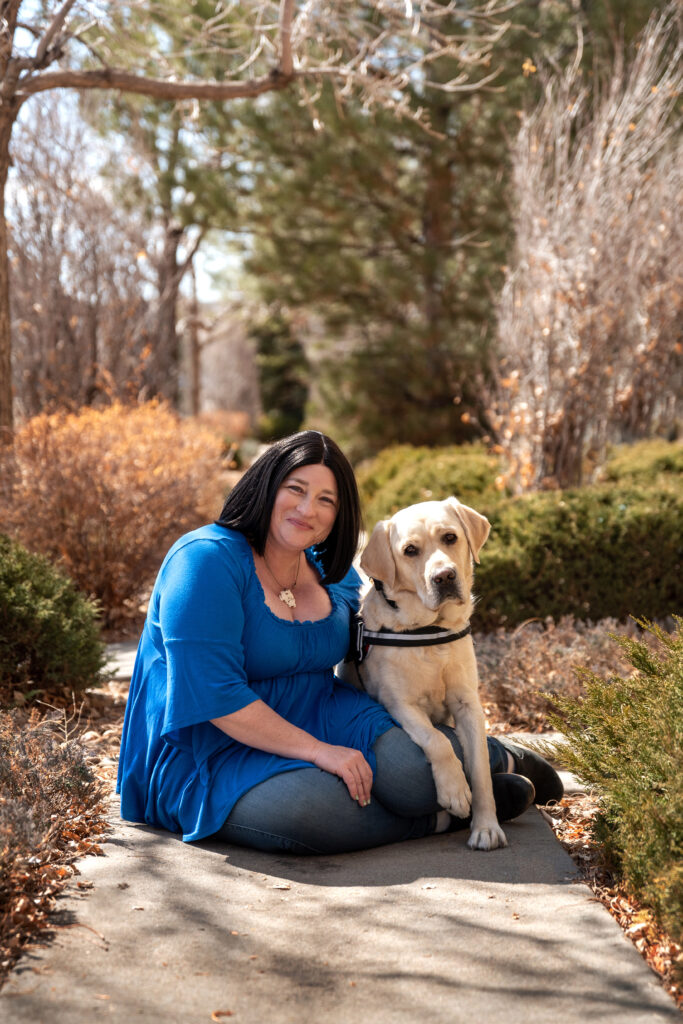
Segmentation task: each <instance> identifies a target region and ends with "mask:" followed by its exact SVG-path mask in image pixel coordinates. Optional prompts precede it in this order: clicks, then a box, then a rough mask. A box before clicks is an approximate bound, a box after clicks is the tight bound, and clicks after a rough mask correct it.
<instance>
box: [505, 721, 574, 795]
mask: <svg viewBox="0 0 683 1024" xmlns="http://www.w3.org/2000/svg"><path fill="white" fill-rule="evenodd" d="M498 741H499V743H500V744H501V746H503V747H504V748H505V749H506V750H507V751H508V753H510V754H512V759H513V761H514V762H515V772H518V773H519V774H520V775H525V776H526V777H527V779H531V781H532V782H533V784H534V789H535V790H536V799H535V801H534V803H537V804H549V803H559V802H560V800H561V799H562V797H563V796H564V786H563V785H562V779H561V778H560V776H559V775H558V774H557V772H556V771H555V769H554V768H553V766H552V765H551V764H549V763H548V762H547V761H546V759H545V758H544V757H541V755H540V754H537V753H536V751H535V750H528V749H527V748H526V747H518V746H517V744H516V743H511V742H510V740H508V739H505V738H503V737H501V736H499V737H498ZM493 777H494V779H495V778H496V776H495V775H494V776H493Z"/></svg>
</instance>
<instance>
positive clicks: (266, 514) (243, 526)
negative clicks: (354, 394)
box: [216, 430, 362, 583]
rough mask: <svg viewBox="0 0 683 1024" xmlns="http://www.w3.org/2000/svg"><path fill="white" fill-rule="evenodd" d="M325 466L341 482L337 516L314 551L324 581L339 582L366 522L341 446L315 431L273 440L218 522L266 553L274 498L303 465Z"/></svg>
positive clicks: (231, 496)
mask: <svg viewBox="0 0 683 1024" xmlns="http://www.w3.org/2000/svg"><path fill="white" fill-rule="evenodd" d="M312 465H317V466H319V465H323V466H327V467H328V469H331V470H332V472H333V473H334V478H335V480H336V481H337V490H338V508H337V517H336V519H335V521H334V526H333V527H332V530H331V531H330V534H329V536H328V537H327V538H326V539H325V540H324V541H322V542H321V543H320V544H317V545H315V547H314V551H315V553H316V555H317V556H318V558H319V560H320V564H321V568H322V570H323V574H324V577H323V578H324V580H325V582H326V583H338V582H339V580H341V579H343V577H344V576H345V575H346V573H347V572H348V571H349V568H350V566H351V562H352V561H353V557H354V555H355V553H356V549H357V547H358V538H359V536H360V530H361V525H362V518H361V510H360V499H359V497H358V488H357V486H356V478H355V476H354V475H353V470H352V469H351V466H350V464H349V461H348V459H347V458H346V456H345V455H344V453H343V452H342V450H341V448H339V446H338V445H337V444H335V442H334V441H333V440H332V438H330V437H327V436H326V435H325V434H321V433H320V432H319V431H317V430H302V431H301V432H300V433H298V434H291V435H290V436H289V437H283V438H282V439H281V440H280V441H276V442H275V443H274V444H272V445H271V446H270V447H269V448H268V449H267V451H265V452H264V453H263V455H261V456H260V458H258V459H257V460H256V462H254V463H253V464H252V465H251V466H250V467H249V469H248V470H247V471H246V473H245V474H244V476H242V477H241V478H240V480H239V481H238V482H237V483H236V484H235V486H234V487H233V489H232V490H231V491H230V494H229V495H228V497H227V498H226V501H225V505H224V506H223V511H222V512H221V514H220V516H219V518H218V519H217V520H216V523H217V524H218V525H219V526H227V527H229V528H230V529H232V530H239V532H240V533H243V534H244V536H245V537H246V538H247V540H248V541H249V543H250V544H251V546H252V547H253V548H254V550H255V551H256V552H257V553H258V554H259V555H262V554H263V552H264V550H265V547H266V539H267V537H268V530H269V528H270V517H271V515H272V512H273V505H274V504H275V497H276V495H277V492H278V490H279V489H280V487H281V486H282V483H283V481H284V480H285V478H286V477H288V476H289V474H290V473H292V472H293V471H294V470H295V469H297V468H298V467H299V466H312Z"/></svg>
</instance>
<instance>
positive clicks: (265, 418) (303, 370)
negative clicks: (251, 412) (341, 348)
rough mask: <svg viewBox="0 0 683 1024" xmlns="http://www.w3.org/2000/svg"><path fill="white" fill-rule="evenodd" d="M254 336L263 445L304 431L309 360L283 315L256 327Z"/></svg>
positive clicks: (269, 319)
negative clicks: (301, 430) (258, 372)
mask: <svg viewBox="0 0 683 1024" xmlns="http://www.w3.org/2000/svg"><path fill="white" fill-rule="evenodd" d="M251 334H252V337H254V338H255V339H256V346H257V352H256V365H257V366H258V368H259V371H260V390H261V406H262V408H263V414H262V416H261V419H260V421H259V424H258V436H259V438H260V439H261V440H262V441H275V440H277V439H278V438H280V437H286V435H287V434H294V433H296V431H297V430H300V429H301V424H302V423H303V419H304V414H305V411H306V400H307V398H308V374H309V366H308V360H307V359H306V353H305V352H304V349H303V346H302V344H301V342H300V341H299V339H298V338H297V337H295V335H294V332H293V330H292V326H291V324H290V322H289V321H288V320H287V319H286V318H285V317H284V316H283V315H282V314H281V313H273V314H271V315H270V316H268V317H267V318H266V319H265V320H262V321H261V322H260V323H258V324H256V325H255V326H254V327H252V331H251Z"/></svg>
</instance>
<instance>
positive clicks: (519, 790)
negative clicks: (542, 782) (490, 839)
mask: <svg viewBox="0 0 683 1024" xmlns="http://www.w3.org/2000/svg"><path fill="white" fill-rule="evenodd" d="M491 778H492V781H493V799H494V800H495V801H496V817H497V818H498V821H510V820H511V819H512V818H517V817H519V815H520V814H524V812H525V811H526V809H527V807H530V806H531V804H532V803H533V802H534V798H535V796H536V791H535V789H534V784H533V782H531V780H530V779H527V778H525V777H524V776H523V775H520V774H518V773H515V774H512V773H508V772H499V773H498V774H497V775H493V776H492V777H491Z"/></svg>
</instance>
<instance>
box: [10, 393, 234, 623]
mask: <svg viewBox="0 0 683 1024" xmlns="http://www.w3.org/2000/svg"><path fill="white" fill-rule="evenodd" d="M221 452H222V440H221V438H220V436H219V435H218V434H217V433H215V432H214V431H212V430H211V429H209V428H208V427H205V426H203V425H202V424H201V423H199V422H197V421H195V420H181V419H180V418H179V417H178V416H177V415H175V413H174V412H173V411H172V410H171V409H170V408H168V407H167V406H166V405H164V404H161V403H159V402H146V403H144V404H142V405H135V406H125V405H121V404H120V403H114V404H112V405H111V406H109V407H107V408H105V409H91V408H85V409H82V410H80V411H79V412H78V413H74V414H69V415H65V414H59V415H54V416H46V415H41V416H36V417H34V418H33V419H32V420H29V421H28V422H27V423H25V424H23V426H21V427H20V428H19V429H18V430H17V431H16V434H15V439H14V445H13V446H12V448H10V449H9V450H8V451H4V452H3V453H2V454H0V530H3V531H4V532H5V533H7V534H9V535H10V536H13V537H15V538H16V539H17V540H19V541H20V542H21V543H22V544H24V545H25V546H26V547H27V548H29V549H30V550H31V551H36V552H38V553H39V554H42V555H45V556H47V557H48V558H49V559H50V560H51V561H52V562H53V563H54V564H57V565H59V566H60V568H62V569H63V570H64V571H65V572H66V573H67V574H68V576H69V577H70V578H71V579H72V580H73V581H74V583H75V584H76V586H77V587H78V588H79V590H81V591H82V592H83V593H84V594H86V595H87V596H88V597H93V598H95V599H96V600H97V601H98V602H99V605H100V607H101V608H102V614H103V621H104V625H105V626H109V627H115V626H118V625H120V624H121V623H122V622H123V623H125V621H126V619H130V618H135V617H137V615H138V614H139V605H140V602H141V601H142V600H143V598H144V596H145V591H146V588H148V587H149V586H150V585H151V583H152V582H153V580H154V576H155V573H156V571H157V569H158V567H159V564H160V562H161V559H162V558H163V556H164V554H165V552H166V550H167V548H168V547H169V545H170V544H171V543H172V542H173V541H174V540H175V539H176V538H177V537H178V536H179V535H180V534H181V533H184V532H185V531H187V530H190V529H193V528H194V527H196V526H199V525H200V524H201V523H203V522H206V520H207V519H212V518H214V516H215V515H216V514H217V512H218V510H219V509H220V503H221V497H222V493H221V492H222V488H221V487H219V484H222V479H221V473H222V468H223V467H222V463H221Z"/></svg>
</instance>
